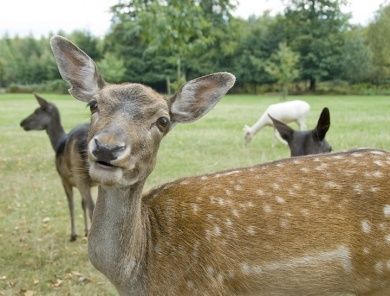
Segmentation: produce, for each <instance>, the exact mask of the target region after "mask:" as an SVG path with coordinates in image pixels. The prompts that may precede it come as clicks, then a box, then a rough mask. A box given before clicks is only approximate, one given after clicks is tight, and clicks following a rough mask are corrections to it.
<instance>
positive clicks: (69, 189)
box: [62, 182, 77, 242]
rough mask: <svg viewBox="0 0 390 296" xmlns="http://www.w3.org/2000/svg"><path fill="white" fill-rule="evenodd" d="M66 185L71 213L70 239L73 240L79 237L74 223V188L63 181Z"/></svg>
mask: <svg viewBox="0 0 390 296" xmlns="http://www.w3.org/2000/svg"><path fill="white" fill-rule="evenodd" d="M62 185H63V186H64V190H65V194H66V199H67V201H68V207H69V213H70V241H71V242H73V241H75V240H76V239H77V234H76V226H75V223H74V203H73V188H72V186H71V185H69V184H66V183H64V182H63V183H62Z"/></svg>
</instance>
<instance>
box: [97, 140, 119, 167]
mask: <svg viewBox="0 0 390 296" xmlns="http://www.w3.org/2000/svg"><path fill="white" fill-rule="evenodd" d="M94 142H95V147H94V148H93V150H92V154H93V155H94V156H95V157H96V159H97V160H98V161H102V162H107V163H109V162H110V161H112V160H115V159H117V158H118V155H119V154H120V152H122V151H124V150H125V149H126V145H114V146H111V145H107V144H104V143H101V142H100V141H99V140H98V139H96V138H95V139H94Z"/></svg>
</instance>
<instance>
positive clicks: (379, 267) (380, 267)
mask: <svg viewBox="0 0 390 296" xmlns="http://www.w3.org/2000/svg"><path fill="white" fill-rule="evenodd" d="M374 268H375V271H376V272H377V273H383V270H384V268H385V265H384V264H383V262H382V261H378V262H377V263H375V266H374Z"/></svg>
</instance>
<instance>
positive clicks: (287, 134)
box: [268, 114, 294, 142]
mask: <svg viewBox="0 0 390 296" xmlns="http://www.w3.org/2000/svg"><path fill="white" fill-rule="evenodd" d="M268 117H269V118H271V120H272V123H273V124H274V127H275V128H276V129H277V131H278V132H279V134H280V136H281V137H282V138H283V139H284V140H286V141H287V142H290V140H291V139H292V136H293V134H294V130H293V129H292V128H291V127H289V126H288V125H287V124H285V123H283V122H281V121H279V120H277V119H276V118H273V117H272V116H271V115H270V114H268Z"/></svg>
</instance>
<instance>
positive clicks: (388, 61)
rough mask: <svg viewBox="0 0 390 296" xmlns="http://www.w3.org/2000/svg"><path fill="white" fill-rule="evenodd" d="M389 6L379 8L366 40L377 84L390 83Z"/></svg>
mask: <svg viewBox="0 0 390 296" xmlns="http://www.w3.org/2000/svg"><path fill="white" fill-rule="evenodd" d="M389 36H390V4H388V5H387V6H383V7H381V8H380V9H379V10H378V12H377V15H376V18H375V20H374V22H373V23H371V24H370V25H369V27H368V32H367V40H368V44H369V47H370V49H371V51H372V53H373V63H374V66H375V72H376V73H375V74H376V75H375V76H376V82H377V83H381V82H384V83H389V82H390V40H389V38H390V37H389Z"/></svg>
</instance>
